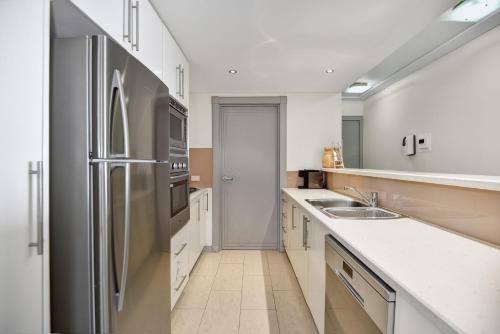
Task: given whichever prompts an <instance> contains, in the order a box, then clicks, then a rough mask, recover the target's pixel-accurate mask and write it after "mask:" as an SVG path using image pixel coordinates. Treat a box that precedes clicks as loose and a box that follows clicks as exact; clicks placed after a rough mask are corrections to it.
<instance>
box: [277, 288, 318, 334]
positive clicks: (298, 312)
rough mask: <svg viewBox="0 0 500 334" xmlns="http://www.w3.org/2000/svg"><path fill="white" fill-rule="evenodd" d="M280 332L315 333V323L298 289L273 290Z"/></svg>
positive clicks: (289, 333) (292, 333)
mask: <svg viewBox="0 0 500 334" xmlns="http://www.w3.org/2000/svg"><path fill="white" fill-rule="evenodd" d="M274 300H275V303H276V311H277V316H278V324H279V328H280V331H281V333H286V334H317V330H316V325H315V324H314V321H313V319H312V316H311V313H310V312H309V309H308V308H307V305H306V302H305V300H304V296H303V295H302V293H301V292H300V291H274Z"/></svg>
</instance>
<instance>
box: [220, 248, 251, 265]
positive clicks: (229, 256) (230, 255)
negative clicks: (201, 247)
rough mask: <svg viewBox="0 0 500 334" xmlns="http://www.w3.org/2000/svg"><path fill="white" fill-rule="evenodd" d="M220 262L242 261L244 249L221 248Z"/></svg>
mask: <svg viewBox="0 0 500 334" xmlns="http://www.w3.org/2000/svg"><path fill="white" fill-rule="evenodd" d="M221 253H222V257H221V263H243V260H244V259H245V251H243V250H223V251H222V252H221Z"/></svg>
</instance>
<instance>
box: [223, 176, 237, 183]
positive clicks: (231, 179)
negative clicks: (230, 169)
mask: <svg viewBox="0 0 500 334" xmlns="http://www.w3.org/2000/svg"><path fill="white" fill-rule="evenodd" d="M222 181H224V182H231V181H234V177H232V176H223V177H222Z"/></svg>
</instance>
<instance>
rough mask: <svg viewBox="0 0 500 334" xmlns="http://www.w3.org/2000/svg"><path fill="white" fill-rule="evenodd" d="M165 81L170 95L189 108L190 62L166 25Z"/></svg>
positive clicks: (164, 35)
mask: <svg viewBox="0 0 500 334" xmlns="http://www.w3.org/2000/svg"><path fill="white" fill-rule="evenodd" d="M163 53H164V55H163V81H164V82H165V84H166V85H167V86H168V88H169V90H170V95H172V96H173V97H174V98H176V99H177V100H178V101H179V102H181V103H182V104H183V105H184V106H186V107H188V108H189V63H188V61H187V59H186V57H185V56H184V53H183V52H182V50H181V48H180V47H179V46H178V45H177V43H176V42H175V40H174V38H173V37H172V35H171V34H170V32H169V31H168V29H167V28H166V27H165V28H164V29H163Z"/></svg>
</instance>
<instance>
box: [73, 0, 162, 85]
mask: <svg viewBox="0 0 500 334" xmlns="http://www.w3.org/2000/svg"><path fill="white" fill-rule="evenodd" d="M72 2H73V3H74V4H75V5H76V6H77V7H78V8H79V9H80V10H81V11H82V12H84V13H85V14H86V15H87V16H88V17H89V18H90V19H91V20H92V21H93V22H94V23H96V24H97V25H98V26H99V27H100V28H101V29H102V30H104V31H105V32H106V33H107V34H108V35H109V36H110V37H111V38H112V39H114V40H115V41H116V42H118V43H120V44H121V45H122V46H123V47H124V48H125V49H127V50H128V51H129V52H130V53H131V54H133V55H134V56H135V57H136V58H137V59H138V60H139V61H141V62H142V63H143V64H144V65H146V67H147V68H149V69H150V70H151V71H152V72H153V73H155V74H156V75H157V76H158V77H159V78H162V76H163V59H162V58H163V40H162V34H163V29H164V25H163V22H162V21H161V20H160V17H159V16H158V15H157V14H156V11H155V10H154V8H153V6H152V5H151V4H150V2H149V0H106V1H102V0H72Z"/></svg>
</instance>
